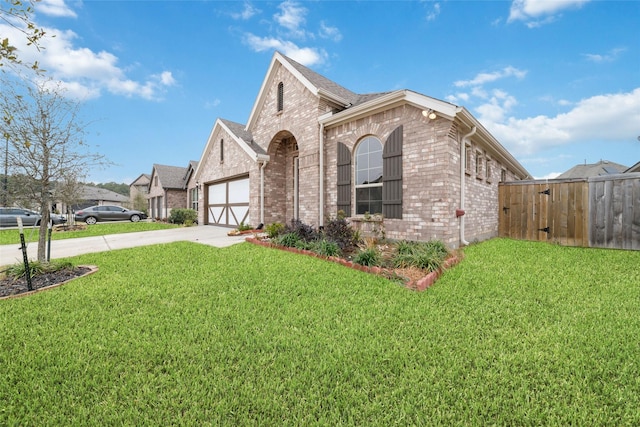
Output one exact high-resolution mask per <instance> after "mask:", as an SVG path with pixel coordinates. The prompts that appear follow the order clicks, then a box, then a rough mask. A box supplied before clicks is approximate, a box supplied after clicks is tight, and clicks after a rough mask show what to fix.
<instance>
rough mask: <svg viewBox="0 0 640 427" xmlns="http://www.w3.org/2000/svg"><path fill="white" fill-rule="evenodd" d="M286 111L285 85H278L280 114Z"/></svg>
mask: <svg viewBox="0 0 640 427" xmlns="http://www.w3.org/2000/svg"><path fill="white" fill-rule="evenodd" d="M283 109H284V83H282V82H280V83H278V112H280V111H282V110H283Z"/></svg>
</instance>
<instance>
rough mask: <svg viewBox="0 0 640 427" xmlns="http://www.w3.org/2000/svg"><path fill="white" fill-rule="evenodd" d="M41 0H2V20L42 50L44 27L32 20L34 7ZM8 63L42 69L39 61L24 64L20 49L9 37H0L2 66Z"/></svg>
mask: <svg viewBox="0 0 640 427" xmlns="http://www.w3.org/2000/svg"><path fill="white" fill-rule="evenodd" d="M39 1H40V0H0V22H4V23H5V24H7V25H9V26H11V27H13V28H15V29H16V30H18V31H19V32H20V33H22V35H24V37H25V38H26V40H27V46H34V47H35V48H36V49H38V50H40V49H41V46H40V43H39V42H40V39H42V37H44V36H45V34H46V33H45V32H44V31H43V29H42V28H39V27H38V26H37V25H35V24H34V22H33V20H32V16H33V12H34V7H35V4H36V3H37V2H39ZM6 65H9V66H13V65H28V66H29V67H30V68H31V69H33V70H35V71H37V72H40V71H42V70H41V69H40V67H39V65H38V61H35V62H34V63H32V64H22V61H21V60H20V58H19V56H18V49H17V48H16V47H15V46H13V44H12V41H11V40H9V38H8V37H0V67H4V66H6Z"/></svg>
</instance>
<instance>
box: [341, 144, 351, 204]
mask: <svg viewBox="0 0 640 427" xmlns="http://www.w3.org/2000/svg"><path fill="white" fill-rule="evenodd" d="M338 210H339V211H340V210H341V211H343V212H344V214H345V216H351V151H349V148H348V147H347V146H346V145H344V144H343V143H342V142H338Z"/></svg>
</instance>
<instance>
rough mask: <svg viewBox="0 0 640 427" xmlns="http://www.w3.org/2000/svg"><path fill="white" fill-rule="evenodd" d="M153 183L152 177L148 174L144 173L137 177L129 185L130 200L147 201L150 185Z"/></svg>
mask: <svg viewBox="0 0 640 427" xmlns="http://www.w3.org/2000/svg"><path fill="white" fill-rule="evenodd" d="M150 182H151V176H150V175H149V174H148V173H143V174H141V175H140V176H139V177H137V178H136V179H135V180H134V181H133V182H132V183H131V184H129V199H131V201H132V202H133V201H134V200H135V199H136V197H140V196H142V197H144V198H145V199H146V196H147V194H149V183H150Z"/></svg>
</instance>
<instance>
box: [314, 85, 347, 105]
mask: <svg viewBox="0 0 640 427" xmlns="http://www.w3.org/2000/svg"><path fill="white" fill-rule="evenodd" d="M317 95H318V96H321V97H322V98H325V99H328V100H329V101H333V102H335V103H336V104H340V105H342V106H344V107H347V106H348V105H349V101H347V100H346V99H344V98H340V97H339V96H336V95H334V94H333V93H331V92H327V91H326V90H324V89H318V92H317Z"/></svg>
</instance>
